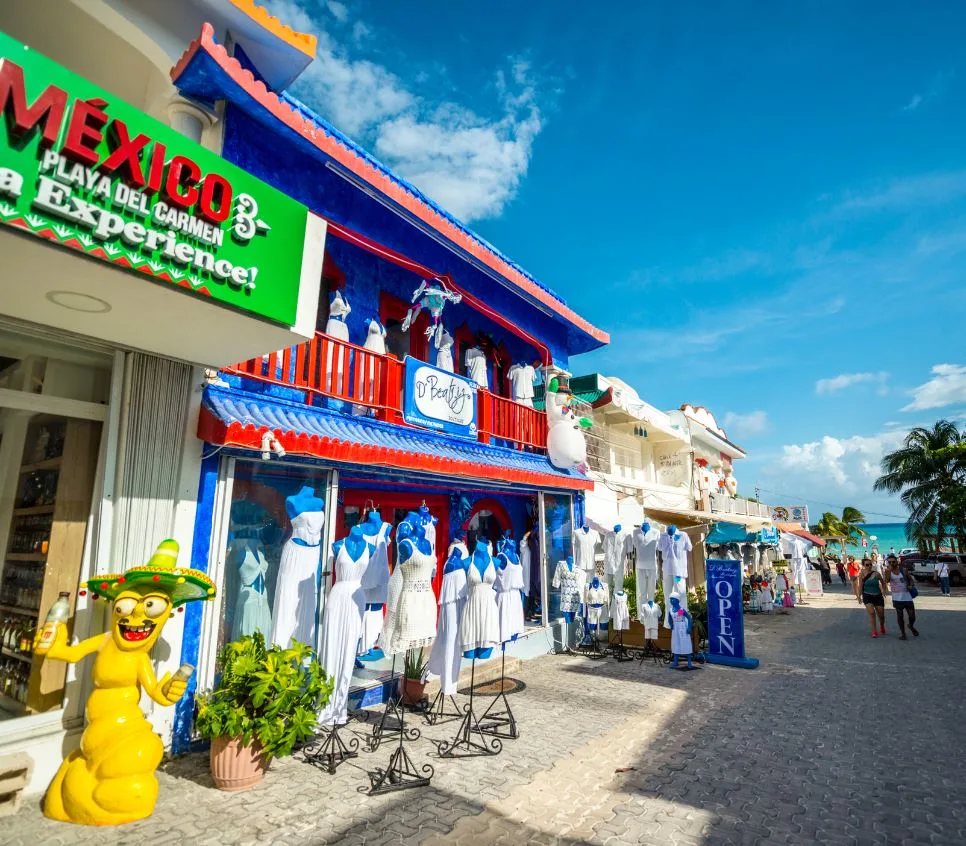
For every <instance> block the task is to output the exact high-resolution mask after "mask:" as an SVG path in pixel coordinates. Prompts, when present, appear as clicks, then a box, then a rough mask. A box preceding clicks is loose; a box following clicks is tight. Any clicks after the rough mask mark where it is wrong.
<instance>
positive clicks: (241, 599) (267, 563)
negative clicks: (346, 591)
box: [218, 461, 332, 650]
mask: <svg viewBox="0 0 966 846" xmlns="http://www.w3.org/2000/svg"><path fill="white" fill-rule="evenodd" d="M326 481H327V474H326V472H325V471H324V470H320V469H317V468H312V467H299V466H294V465H284V464H270V463H264V462H249V461H238V463H237V464H236V465H235V479H234V484H233V486H232V497H231V511H230V516H229V528H228V550H227V555H226V558H225V579H224V589H223V592H222V595H223V598H222V601H221V602H222V614H221V620H220V625H219V630H218V648H219V650H220V649H221V647H222V646H223V645H224V644H226V643H229V642H230V641H233V640H237V639H238V638H239V637H242V636H243V635H250V634H253V633H254V632H256V631H259V632H261V633H262V634H263V635H264V636H265V640H266V641H268V642H278V643H282V645H288V643H289V640H290V639H291V638H293V637H294V638H295V639H297V640H300V641H302V642H304V643H308V644H309V645H310V646H312V647H313V648H315V646H316V642H317V631H316V629H317V621H318V611H319V596H320V592H321V575H322V570H323V567H322V564H323V562H324V561H326V560H327V552H326V551H327V550H328V548H329V546H330V545H331V543H332V541H331V540H330V539H328V538H326V537H325V533H324V526H325V517H324V513H322V512H319V511H317V510H316V508H315V505H314V504H313V500H315V501H319V500H322V499H323V498H324V496H325V488H326ZM293 497H294V498H295V499H294V500H292V501H291V502H290V501H289V500H290V498H293ZM306 506H308V507H306ZM300 508H301V509H303V510H301V511H300V512H299V513H297V514H296V516H295V517H294V519H293V518H292V517H291V516H290V512H294V511H297V510H298V509H300Z"/></svg>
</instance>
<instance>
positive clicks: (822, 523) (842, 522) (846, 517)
mask: <svg viewBox="0 0 966 846" xmlns="http://www.w3.org/2000/svg"><path fill="white" fill-rule="evenodd" d="M864 522H865V515H864V514H863V513H862V512H861V511H859V509H858V508H853V507H852V506H851V505H847V506H846V507H845V508H843V509H842V516H841V517H837V516H836V515H835V514H834V513H833V512H831V511H826V512H825V513H824V514H823V515H822V516H821V518H820V519H819V521H818V522H817V523H816V524H815V527H814V529H815V533H816V534H817V535H818V536H819V537H823V538H834V539H836V540H837V541H838V542H839V543H840V544H841V545H842V558H843V560H844V559H845V556H846V547H847V546H848V545H849V544H850V543H851V544H854V543H857V541H859V540H860V539H861V538H863V537H865V534H866V532H865V529H863V528H862V527H861V526H860V525H859V524H860V523H864Z"/></svg>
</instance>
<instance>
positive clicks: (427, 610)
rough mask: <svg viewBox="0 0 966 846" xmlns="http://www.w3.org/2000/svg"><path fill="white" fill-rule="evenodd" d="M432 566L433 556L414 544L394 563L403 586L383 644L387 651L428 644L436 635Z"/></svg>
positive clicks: (391, 651)
mask: <svg viewBox="0 0 966 846" xmlns="http://www.w3.org/2000/svg"><path fill="white" fill-rule="evenodd" d="M403 543H404V544H406V546H409V544H408V543H406V542H405V541H403ZM435 567H436V556H435V555H431V554H426V553H423V552H420V550H419V549H418V548H417V547H413V552H412V555H410V556H409V558H407V559H406V560H405V561H403V562H402V563H400V564H397V565H396V569H397V570H399V571H400V572H401V574H402V589H401V591H400V594H399V601H398V603H397V605H396V619H395V622H394V625H393V631H392V638H391V640H390V641H389V642H388V643H386V644H385V645H384V648H385V651H386V653H387V654H389V655H395V654H396V653H399V652H405V651H406V650H407V649H418V648H419V647H422V646H429V644H430V643H432V642H433V638H434V637H436V597H435V596H434V595H433V582H432V579H433V569H434V568H435Z"/></svg>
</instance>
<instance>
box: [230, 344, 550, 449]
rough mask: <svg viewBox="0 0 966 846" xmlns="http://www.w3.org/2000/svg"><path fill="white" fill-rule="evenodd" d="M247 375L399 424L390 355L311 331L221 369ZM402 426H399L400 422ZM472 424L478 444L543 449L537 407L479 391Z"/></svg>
mask: <svg viewBox="0 0 966 846" xmlns="http://www.w3.org/2000/svg"><path fill="white" fill-rule="evenodd" d="M225 370H226V371H227V372H228V373H235V374H237V375H239V376H244V377H245V378H248V379H255V380H257V381H259V382H266V383H269V384H273V385H283V386H285V387H288V388H295V389H297V390H300V391H304V392H305V395H306V400H307V401H309V402H311V400H312V398H313V397H317V396H318V397H328V398H330V399H336V400H342V401H344V402H346V403H350V404H352V405H353V406H361V407H363V408H369V409H372V410H373V412H374V414H375V416H376V417H377V418H378V419H379V420H384V421H386V422H388V423H396V424H403V416H402V407H403V395H402V394H403V364H402V362H401V361H399V360H398V359H397V358H395V357H393V356H390V355H380V354H379V353H374V352H372V351H371V350H367V349H365V348H363V347H359V346H356V345H355V344H350V343H348V342H347V341H340V340H339V339H337V338H332V337H330V336H328V335H326V334H325V333H324V332H317V333H316V335H315V337H314V338H313V339H312V340H311V341H309V342H308V343H306V344H301V345H300V346H297V347H290V348H289V349H284V350H279V351H278V352H273V353H269V354H268V355H263V356H259V357H258V358H253V359H250V360H249V361H245V362H242V363H241V364H236V365H235V366H234V367H226V368H225ZM403 425H404V424H403ZM477 428H478V430H479V440H480V441H481V442H482V443H494V442H496V443H501V444H503V445H510V446H514V447H517V448H518V449H535V450H545V449H546V447H547V419H546V416H545V415H544V413H543V412H542V411H537V410H535V409H533V408H528V407H527V406H524V405H520V404H519V403H516V402H513V400H509V399H506V398H505V397H499V396H496V395H495V394H491V393H490V392H489V391H486V390H483V389H480V391H479V393H478V395H477Z"/></svg>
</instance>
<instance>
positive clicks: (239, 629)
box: [228, 538, 272, 640]
mask: <svg viewBox="0 0 966 846" xmlns="http://www.w3.org/2000/svg"><path fill="white" fill-rule="evenodd" d="M228 560H229V566H231V567H234V568H235V569H236V570H237V572H238V583H239V585H240V587H239V589H238V599H236V600H235V616H234V618H233V620H232V629H231V639H232V640H238V638H240V637H244V636H245V635H251V634H254V633H255V632H261V633H262V634H263V635H265V637H267V638H270V637H271V635H272V609H271V608H269V607H268V592H267V591H266V589H265V573H266V572H267V571H268V561H267V560H266V558H265V554H264V553H263V552H262V545H261V544H260V543H259V542H258V541H256V540H251V539H249V538H245V539H239V540H235V541H233V542H232V545H231V552H230V553H229V556H228Z"/></svg>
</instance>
